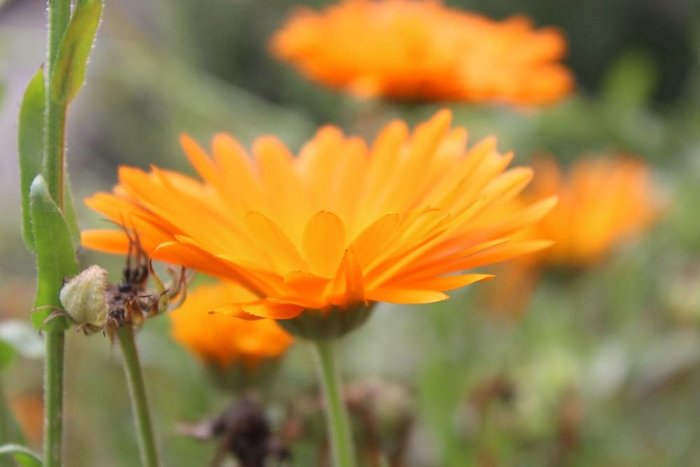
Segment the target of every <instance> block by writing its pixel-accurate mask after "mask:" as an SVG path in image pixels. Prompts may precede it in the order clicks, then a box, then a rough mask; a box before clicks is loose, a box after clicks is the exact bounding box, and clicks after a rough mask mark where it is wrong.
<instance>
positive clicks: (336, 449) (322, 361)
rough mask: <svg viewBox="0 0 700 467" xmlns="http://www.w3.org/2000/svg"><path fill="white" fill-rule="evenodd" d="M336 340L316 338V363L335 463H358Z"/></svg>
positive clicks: (346, 465)
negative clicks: (339, 371)
mask: <svg viewBox="0 0 700 467" xmlns="http://www.w3.org/2000/svg"><path fill="white" fill-rule="evenodd" d="M334 343H335V341H333V340H327V341H320V340H317V341H313V342H312V343H311V345H312V347H313V349H314V355H315V356H316V367H317V369H318V375H319V378H320V380H321V387H322V388H323V397H324V401H325V413H326V424H327V426H328V436H329V437H330V444H331V451H332V453H333V465H334V466H335V467H355V466H356V465H357V463H356V460H355V449H354V446H353V440H352V429H351V427H350V421H349V418H348V414H347V410H346V408H345V403H344V401H343V396H342V386H341V384H340V378H339V375H338V369H337V367H336V361H335V348H334Z"/></svg>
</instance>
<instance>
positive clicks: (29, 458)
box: [0, 444, 44, 467]
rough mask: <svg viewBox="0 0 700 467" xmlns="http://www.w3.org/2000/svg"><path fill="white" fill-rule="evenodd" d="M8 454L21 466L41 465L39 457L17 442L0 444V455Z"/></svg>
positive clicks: (38, 466)
mask: <svg viewBox="0 0 700 467" xmlns="http://www.w3.org/2000/svg"><path fill="white" fill-rule="evenodd" d="M3 455H10V456H13V457H14V458H15V461H17V463H18V464H19V465H20V466H22V467H41V466H42V465H44V463H43V462H42V461H41V457H40V456H39V455H38V454H37V453H35V452H34V451H32V450H31V449H29V448H27V447H25V446H20V445H19V444H5V445H2V446H0V456H3Z"/></svg>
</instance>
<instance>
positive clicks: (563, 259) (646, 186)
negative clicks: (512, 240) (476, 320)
mask: <svg viewBox="0 0 700 467" xmlns="http://www.w3.org/2000/svg"><path fill="white" fill-rule="evenodd" d="M533 168H534V169H535V178H534V180H533V182H532V183H531V184H530V186H529V187H528V189H527V190H526V192H525V193H524V194H523V195H522V196H520V197H519V198H518V199H516V200H515V202H514V203H513V205H511V206H510V207H508V208H507V209H515V210H518V209H521V207H522V206H523V205H527V204H529V203H532V202H534V201H536V200H538V199H543V198H548V197H551V196H557V197H558V199H559V202H558V203H557V205H556V206H555V207H554V209H552V210H551V211H550V212H549V213H548V214H547V215H546V216H544V217H543V218H542V220H540V221H539V222H537V223H536V224H534V225H533V226H532V227H531V228H529V229H527V230H524V231H522V232H521V235H523V236H524V237H525V238H546V239H549V240H552V242H553V244H552V246H551V247H550V248H547V249H546V250H543V251H541V252H538V253H536V254H532V255H527V256H523V257H521V258H518V259H516V260H513V261H509V262H507V263H505V264H503V265H502V266H501V267H499V268H498V270H497V271H496V273H497V274H498V279H499V280H498V281H494V282H493V283H492V284H491V285H490V287H488V288H487V289H486V290H485V297H484V298H485V301H486V303H484V306H485V307H486V308H488V309H490V310H492V311H494V312H497V313H504V314H518V313H519V312H521V311H522V310H523V309H524V308H525V307H526V305H527V303H528V302H529V297H530V295H531V294H532V291H533V290H534V288H535V287H536V285H537V281H538V279H539V274H540V272H541V270H542V269H543V268H545V267H547V266H553V267H563V268H583V267H589V266H592V265H594V264H595V263H597V262H599V261H600V260H602V259H604V258H605V256H606V255H607V254H608V253H610V250H611V249H612V248H613V247H614V246H616V245H617V244H619V243H620V242H621V241H623V240H625V239H627V238H629V237H631V236H633V235H634V234H637V233H640V232H642V231H643V230H645V229H646V228H648V227H649V226H650V225H651V224H652V223H653V221H654V220H655V219H656V218H657V217H658V215H659V213H660V210H661V200H660V199H659V196H658V192H657V191H656V190H654V187H653V184H652V180H651V173H650V170H649V168H648V167H647V166H646V165H645V164H644V163H643V162H640V161H636V160H633V159H631V158H627V157H605V158H604V157H599V158H583V159H581V160H579V162H577V163H576V164H575V165H574V166H573V167H571V169H570V170H569V171H568V173H567V174H564V173H563V172H562V170H561V168H560V167H559V166H558V165H557V163H556V162H555V161H554V159H552V158H550V157H539V158H537V159H536V160H535V162H534V164H533Z"/></svg>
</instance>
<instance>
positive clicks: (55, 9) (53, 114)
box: [40, 0, 70, 467]
mask: <svg viewBox="0 0 700 467" xmlns="http://www.w3.org/2000/svg"><path fill="white" fill-rule="evenodd" d="M48 21H49V34H48V47H47V49H48V59H47V69H46V80H45V81H46V115H45V118H46V120H45V123H46V127H45V131H46V134H45V139H46V141H45V143H46V146H45V151H46V153H45V154H44V161H43V165H44V171H45V175H46V180H47V183H48V187H49V192H50V193H51V196H52V197H53V199H54V202H55V203H56V204H57V205H58V207H59V208H61V209H62V208H63V164H64V161H63V152H64V148H65V118H66V109H65V106H64V105H56V104H55V103H54V102H53V101H54V99H53V98H52V96H51V92H50V90H51V77H52V75H53V70H54V65H55V64H56V59H57V58H58V50H59V48H60V46H61V41H62V40H63V36H64V35H65V33H66V29H67V28H68V23H69V21H70V0H49V1H48ZM54 302H55V303H53V304H49V305H54V306H57V305H58V304H59V301H58V293H56V296H55V297H54ZM40 305H43V304H40ZM59 324H60V323H52V324H51V325H49V326H47V330H46V363H45V370H44V465H45V466H46V467H60V465H61V454H62V449H63V448H62V446H63V354H64V347H65V335H64V330H63V326H60V325H59Z"/></svg>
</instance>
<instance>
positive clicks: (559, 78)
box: [271, 0, 573, 105]
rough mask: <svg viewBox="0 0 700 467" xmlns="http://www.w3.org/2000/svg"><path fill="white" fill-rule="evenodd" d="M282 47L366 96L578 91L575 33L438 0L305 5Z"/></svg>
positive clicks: (278, 40)
mask: <svg viewBox="0 0 700 467" xmlns="http://www.w3.org/2000/svg"><path fill="white" fill-rule="evenodd" d="M271 48H272V51H273V53H274V54H275V55H276V56H277V57H279V58H281V59H282V60H285V61H288V62H290V63H292V64H294V65H295V66H296V67H297V68H298V69H299V70H300V71H301V72H302V73H303V74H305V75H306V76H307V77H309V78H310V79H312V80H314V81H317V82H320V83H323V84H325V85H327V86H330V87H332V88H335V89H339V90H343V91H346V92H349V93H352V94H354V95H357V96H361V97H380V96H381V97H388V98H392V99H399V100H439V101H443V100H449V101H469V102H494V101H496V102H506V103H511V104H524V105H531V104H543V103H550V102H554V101H556V100H558V99H561V98H562V97H564V96H566V95H567V94H569V93H570V92H571V90H572V88H573V79H572V76H571V73H570V72H569V71H568V70H567V69H566V68H565V67H564V66H563V65H562V64H561V63H559V60H561V58H562V57H563V55H564V53H565V51H566V42H565V40H564V38H563V36H562V35H561V33H559V32H558V31H557V30H555V29H553V28H544V29H539V30H535V29H533V27H532V25H531V23H530V21H529V20H528V19H526V18H524V17H513V18H510V19H507V20H505V21H500V22H499V21H492V20H490V19H488V18H485V17H483V16H479V15H477V14H472V13H467V12H463V11H459V10H455V9H451V8H448V7H446V6H444V5H442V4H441V3H440V2H439V1H435V0H379V1H371V0H345V1H342V2H341V3H339V4H335V5H331V6H328V7H327V8H326V9H325V10H324V11H321V12H316V11H312V10H307V9H299V10H298V11H297V12H296V13H295V14H293V15H292V16H291V18H290V19H289V20H288V21H287V23H286V24H285V25H284V26H283V27H282V28H281V29H280V30H279V31H278V32H277V33H276V34H275V36H274V37H273V38H272V41H271Z"/></svg>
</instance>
